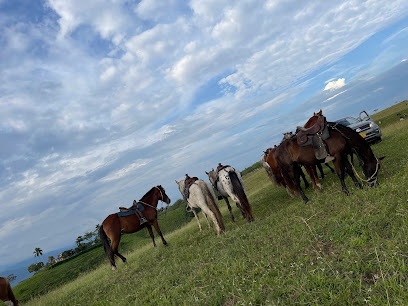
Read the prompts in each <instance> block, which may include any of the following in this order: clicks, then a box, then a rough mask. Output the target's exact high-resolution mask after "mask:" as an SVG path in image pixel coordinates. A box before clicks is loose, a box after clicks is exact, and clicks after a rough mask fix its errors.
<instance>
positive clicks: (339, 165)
mask: <svg viewBox="0 0 408 306" xmlns="http://www.w3.org/2000/svg"><path fill="white" fill-rule="evenodd" d="M335 157H336V159H335V160H333V164H334V166H335V167H336V172H337V176H338V177H339V179H340V183H341V188H342V190H343V192H344V193H345V194H346V195H350V192H349V191H348V189H347V186H346V183H345V182H344V174H345V171H344V168H345V167H344V162H343V160H342V156H341V155H340V154H337V155H336V156H335Z"/></svg>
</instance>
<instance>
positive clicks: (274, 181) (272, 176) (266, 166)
mask: <svg viewBox="0 0 408 306" xmlns="http://www.w3.org/2000/svg"><path fill="white" fill-rule="evenodd" d="M267 156H268V154H266V153H264V154H263V155H262V157H261V164H262V166H263V167H264V169H265V170H266V173H267V174H268V177H269V179H270V180H271V182H272V184H273V185H274V186H276V187H281V186H282V185H281V184H279V183H278V180H277V179H276V176H275V174H274V173H273V170H272V168H271V166H270V165H269V164H268V163H267V162H266V157H267Z"/></svg>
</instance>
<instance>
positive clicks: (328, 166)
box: [325, 163, 334, 173]
mask: <svg viewBox="0 0 408 306" xmlns="http://www.w3.org/2000/svg"><path fill="white" fill-rule="evenodd" d="M325 165H326V167H327V168H329V169H330V171H331V173H334V169H333V168H332V167H330V165H329V164H328V163H326V164H325Z"/></svg>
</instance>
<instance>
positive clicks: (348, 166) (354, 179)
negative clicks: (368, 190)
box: [344, 156, 363, 189]
mask: <svg viewBox="0 0 408 306" xmlns="http://www.w3.org/2000/svg"><path fill="white" fill-rule="evenodd" d="M344 161H345V164H346V172H347V174H348V175H350V177H351V179H352V180H353V183H354V185H355V186H356V187H357V188H360V189H363V186H362V185H361V184H360V182H359V181H358V180H357V178H356V176H355V175H354V172H353V169H352V167H351V164H350V162H349V160H348V158H347V156H346V157H345V159H344Z"/></svg>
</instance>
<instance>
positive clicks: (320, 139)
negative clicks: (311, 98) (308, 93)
mask: <svg viewBox="0 0 408 306" xmlns="http://www.w3.org/2000/svg"><path fill="white" fill-rule="evenodd" d="M296 131H297V132H296V141H297V143H298V145H299V146H301V147H304V146H309V145H312V146H313V150H314V153H315V156H316V159H324V158H326V159H327V157H328V156H329V153H328V152H327V149H326V144H325V142H324V140H326V139H327V138H329V137H330V133H329V128H328V126H327V121H326V117H324V116H322V115H320V116H319V117H318V119H317V121H316V123H315V124H314V125H313V126H311V127H310V128H304V127H301V126H298V127H297V128H296ZM330 160H332V159H327V161H330Z"/></svg>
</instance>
